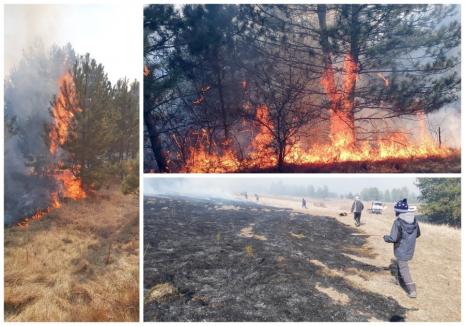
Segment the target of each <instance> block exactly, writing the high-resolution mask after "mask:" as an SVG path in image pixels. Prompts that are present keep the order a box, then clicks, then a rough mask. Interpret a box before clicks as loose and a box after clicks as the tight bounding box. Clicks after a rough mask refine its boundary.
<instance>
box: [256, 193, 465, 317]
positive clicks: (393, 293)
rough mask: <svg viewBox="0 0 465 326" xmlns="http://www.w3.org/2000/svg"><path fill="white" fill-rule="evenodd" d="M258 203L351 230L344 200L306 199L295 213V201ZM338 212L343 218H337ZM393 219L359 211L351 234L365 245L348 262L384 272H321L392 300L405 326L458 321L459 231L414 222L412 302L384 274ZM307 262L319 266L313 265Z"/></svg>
mask: <svg viewBox="0 0 465 326" xmlns="http://www.w3.org/2000/svg"><path fill="white" fill-rule="evenodd" d="M260 202H261V203H262V204H265V205H270V206H275V207H286V208H292V209H293V210H295V211H296V212H300V213H308V214H310V215H311V216H330V217H333V218H335V219H337V220H338V221H339V222H341V223H343V224H346V225H348V226H352V227H353V226H354V221H353V217H352V214H350V207H351V204H352V202H351V201H350V200H327V201H325V202H324V205H321V200H319V202H318V203H317V204H318V205H314V204H313V203H314V201H312V200H309V202H310V203H307V206H308V209H302V208H300V204H301V198H291V197H275V196H273V197H272V196H260ZM369 205H370V204H369V203H368V202H366V203H365V207H366V208H368V207H369ZM323 206H325V207H323ZM342 212H347V213H349V214H348V215H347V216H339V213H342ZM394 216H395V215H394V212H393V209H392V207H388V209H387V210H386V211H384V212H383V214H381V215H371V214H368V212H367V211H365V212H364V213H363V214H362V226H361V227H360V228H357V229H355V227H354V233H356V234H360V235H363V234H365V235H369V236H368V237H367V243H366V244H365V245H364V246H363V247H359V248H349V249H350V252H351V253H352V254H348V256H349V257H350V258H352V259H357V260H360V261H362V262H364V263H368V264H371V265H374V266H378V267H381V268H384V269H385V271H384V272H366V271H356V270H353V269H350V268H347V269H345V270H332V269H330V268H329V267H327V266H326V265H325V266H324V267H325V268H324V269H323V272H325V273H328V274H335V275H338V276H340V277H343V278H345V279H346V280H347V281H348V282H350V283H351V284H352V285H354V286H358V287H360V288H363V289H365V290H368V291H371V292H375V293H379V294H382V295H384V296H386V297H389V296H390V297H392V298H394V299H395V300H396V301H398V302H399V303H400V304H401V305H403V306H404V307H406V308H409V311H408V312H407V321H425V322H426V321H429V322H439V321H442V322H444V321H460V318H461V315H460V314H461V308H460V306H461V305H460V304H461V293H460V289H461V281H460V278H461V274H460V273H461V272H460V265H461V254H460V250H461V232H460V230H459V229H454V228H451V227H448V226H444V225H441V226H439V225H431V224H427V223H420V228H421V231H422V235H421V237H420V238H418V241H417V246H416V250H415V257H414V258H413V260H412V261H411V262H410V264H409V265H410V270H411V273H412V277H413V279H414V281H415V282H416V284H417V293H418V297H417V298H416V299H410V298H408V297H407V295H406V294H405V292H404V291H403V290H402V289H401V288H400V287H399V286H397V285H395V284H393V282H392V280H393V277H392V276H391V275H390V272H389V270H388V267H389V265H390V264H391V260H392V259H393V258H394V255H393V249H392V245H391V244H387V243H385V242H384V241H383V238H382V235H383V234H388V233H389V232H390V229H391V226H392V222H393V221H394V219H395V217H394ZM360 252H363V255H357V253H360ZM361 256H363V257H364V258H361ZM283 259H284V258H283ZM309 263H313V264H317V265H318V264H320V262H318V261H311V262H309ZM320 267H321V266H320ZM334 290H337V289H334Z"/></svg>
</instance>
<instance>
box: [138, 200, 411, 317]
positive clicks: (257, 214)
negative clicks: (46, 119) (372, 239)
mask: <svg viewBox="0 0 465 326" xmlns="http://www.w3.org/2000/svg"><path fill="white" fill-rule="evenodd" d="M144 206H145V208H144V212H145V218H144V220H145V222H144V237H145V240H144V246H145V248H144V293H145V296H146V300H145V303H144V316H145V317H144V319H145V320H146V321H375V320H381V321H389V320H399V319H403V318H404V317H405V316H406V315H407V313H408V309H406V308H405V307H404V306H402V305H401V304H399V303H398V302H397V301H396V300H394V299H393V298H392V297H390V296H386V295H383V294H380V293H377V292H376V291H370V290H367V288H365V287H363V286H360V284H363V283H364V282H367V281H368V279H367V275H383V276H384V277H385V279H386V280H387V282H389V280H390V279H391V276H390V270H389V266H388V265H389V264H386V265H387V266H383V265H379V264H370V263H365V262H363V261H364V260H370V259H373V258H374V257H375V256H376V253H375V252H374V251H373V250H372V249H370V247H369V246H368V245H367V239H366V236H360V235H358V234H357V233H359V231H358V230H356V229H355V228H353V227H351V226H348V225H345V224H344V223H341V222H340V221H338V220H337V219H335V218H331V217H322V216H318V218H315V216H312V215H310V214H304V213H303V212H297V211H295V210H292V209H290V208H278V207H271V206H264V205H256V204H254V203H251V202H240V201H229V200H219V199H215V200H201V199H191V198H183V197H158V198H147V197H146V198H145V200H144ZM354 233H355V234H354ZM392 286H393V287H394V286H395V285H394V284H392Z"/></svg>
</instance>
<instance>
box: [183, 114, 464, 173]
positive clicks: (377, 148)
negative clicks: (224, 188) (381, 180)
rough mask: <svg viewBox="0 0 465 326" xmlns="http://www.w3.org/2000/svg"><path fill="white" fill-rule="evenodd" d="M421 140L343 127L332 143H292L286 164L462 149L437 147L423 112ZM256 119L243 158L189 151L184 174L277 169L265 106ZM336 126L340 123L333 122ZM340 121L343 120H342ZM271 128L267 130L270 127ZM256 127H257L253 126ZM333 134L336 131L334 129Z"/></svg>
mask: <svg viewBox="0 0 465 326" xmlns="http://www.w3.org/2000/svg"><path fill="white" fill-rule="evenodd" d="M417 118H418V129H419V138H420V139H418V140H417V141H415V140H414V139H412V138H411V137H410V136H409V135H407V134H405V133H401V132H397V131H392V132H385V133H383V134H380V135H379V136H378V137H377V138H376V139H373V140H366V141H358V142H356V141H355V140H353V138H352V137H353V136H352V133H351V132H350V133H349V134H347V133H346V131H347V130H349V129H347V127H343V128H342V129H341V130H340V133H339V134H336V135H335V134H334V133H331V135H330V137H329V138H330V141H331V142H330V143H329V144H324V145H323V144H321V145H320V144H317V145H313V146H307V149H306V148H305V145H306V144H304V143H302V142H298V141H291V143H292V144H293V146H288V148H286V155H285V158H284V164H287V165H294V166H295V165H302V166H303V165H311V164H314V165H322V164H335V163H344V162H365V161H366V162H382V161H388V160H407V159H429V158H443V159H445V158H447V157H451V156H455V155H457V153H459V150H456V149H451V148H447V147H440V146H438V145H437V144H436V143H435V142H434V140H433V139H432V137H431V135H430V133H429V131H428V129H427V128H426V118H425V115H424V113H422V112H420V113H418V114H417ZM256 120H257V121H259V124H258V125H259V127H258V130H259V131H258V133H257V134H256V135H255V136H254V138H253V139H252V142H251V145H250V148H251V149H250V151H249V153H248V154H247V156H245V157H244V158H240V156H239V155H238V154H236V153H235V152H234V151H233V150H232V149H231V148H228V149H227V150H226V151H223V153H222V154H218V153H216V152H214V151H212V150H211V151H207V149H206V148H205V146H203V145H201V146H199V147H196V148H190V150H189V159H188V160H187V163H186V165H185V166H184V167H183V169H182V172H192V173H212V172H213V173H228V172H237V171H241V170H257V169H272V168H275V167H276V166H277V162H278V159H277V154H276V151H275V150H274V149H273V144H274V143H273V137H272V133H271V131H270V129H269V127H270V126H272V123H271V121H270V117H269V112H268V109H267V107H266V106H260V107H259V108H257V113H256ZM331 122H332V123H333V124H332V126H334V125H337V122H336V123H335V122H334V121H331ZM339 122H340V121H339ZM267 126H268V127H267ZM254 127H255V128H256V126H254ZM332 131H334V129H333V130H332Z"/></svg>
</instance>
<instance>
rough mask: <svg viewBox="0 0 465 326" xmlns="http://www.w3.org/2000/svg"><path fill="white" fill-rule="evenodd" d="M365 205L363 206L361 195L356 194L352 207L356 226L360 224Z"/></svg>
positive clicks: (351, 210)
mask: <svg viewBox="0 0 465 326" xmlns="http://www.w3.org/2000/svg"><path fill="white" fill-rule="evenodd" d="M364 208H365V207H364V206H363V203H362V201H361V200H360V197H359V196H355V200H354V202H353V203H352V208H351V209H350V212H351V213H354V220H355V226H356V227H359V226H360V218H361V217H362V211H363V209H364Z"/></svg>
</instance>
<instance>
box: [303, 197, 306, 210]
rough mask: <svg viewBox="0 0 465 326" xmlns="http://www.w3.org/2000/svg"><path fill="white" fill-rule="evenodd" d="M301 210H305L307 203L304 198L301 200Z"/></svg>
mask: <svg viewBox="0 0 465 326" xmlns="http://www.w3.org/2000/svg"><path fill="white" fill-rule="evenodd" d="M302 208H307V201H306V200H305V198H302Z"/></svg>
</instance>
